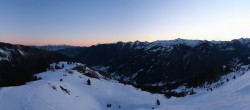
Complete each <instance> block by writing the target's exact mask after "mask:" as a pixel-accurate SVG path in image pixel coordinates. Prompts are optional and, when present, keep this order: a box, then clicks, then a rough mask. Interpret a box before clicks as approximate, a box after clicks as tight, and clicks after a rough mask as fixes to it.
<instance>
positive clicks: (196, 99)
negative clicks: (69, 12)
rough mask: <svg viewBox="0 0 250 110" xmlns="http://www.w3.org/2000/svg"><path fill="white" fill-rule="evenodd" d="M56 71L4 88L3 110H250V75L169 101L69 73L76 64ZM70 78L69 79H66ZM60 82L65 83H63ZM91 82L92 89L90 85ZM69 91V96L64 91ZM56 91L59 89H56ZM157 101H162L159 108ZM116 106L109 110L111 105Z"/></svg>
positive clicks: (0, 101) (0, 95) (0, 94)
mask: <svg viewBox="0 0 250 110" xmlns="http://www.w3.org/2000/svg"><path fill="white" fill-rule="evenodd" d="M62 63H63V64H64V65H65V68H64V69H61V70H56V71H51V70H49V71H47V72H43V73H39V74H38V75H37V76H39V77H42V80H38V81H34V82H29V83H27V84H26V85H23V86H17V87H4V88H0V110H119V105H120V110H152V107H154V108H155V109H156V110H249V108H250V81H249V80H250V72H246V73H245V74H244V75H242V76H239V77H237V78H236V79H235V80H230V81H229V82H227V83H226V84H224V85H223V86H221V87H220V88H217V89H214V90H213V91H209V92H207V91H203V92H199V93H197V94H195V95H192V96H186V97H184V98H171V99H166V98H165V97H164V96H163V95H159V94H151V93H148V92H143V91H140V90H137V89H136V88H134V87H132V86H129V85H123V84H120V83H117V82H115V81H107V80H103V79H100V80H98V79H93V78H89V77H87V76H85V75H82V74H81V73H78V72H77V71H73V74H69V73H68V72H66V71H65V69H71V68H73V67H75V66H76V64H71V65H67V64H66V63H65V62H61V63H60V64H62ZM65 75H67V76H65ZM60 79H62V80H63V81H62V82H60ZM87 79H90V80H91V86H89V85H87V83H86V82H87ZM60 86H62V87H63V88H65V89H67V90H69V91H70V92H69V94H67V93H66V92H63V91H62V90H61V88H60ZM53 87H54V88H56V90H55V89H53ZM156 99H159V100H160V102H161V105H160V106H156ZM109 103H110V104H112V107H111V108H107V107H106V105H107V104H109Z"/></svg>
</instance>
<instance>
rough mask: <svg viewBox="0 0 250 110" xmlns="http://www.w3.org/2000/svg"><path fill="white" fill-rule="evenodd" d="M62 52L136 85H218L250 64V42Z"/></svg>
mask: <svg viewBox="0 0 250 110" xmlns="http://www.w3.org/2000/svg"><path fill="white" fill-rule="evenodd" d="M71 50H72V52H73V51H76V50H75V49H73V48H70V49H67V51H64V50H61V51H60V53H63V54H65V55H68V56H71V57H72V56H73V57H72V58H74V59H75V60H76V61H80V62H82V63H85V64H87V65H88V66H91V67H92V68H94V69H96V70H99V71H102V72H104V73H107V74H109V75H110V76H111V77H113V78H114V79H117V80H120V81H122V82H126V83H132V84H135V85H144V86H145V85H153V84H183V83H187V84H188V85H190V86H198V85H201V84H203V83H205V82H214V81H216V80H218V79H219V78H220V76H221V75H223V74H226V73H228V72H230V71H233V70H235V69H236V68H237V65H246V64H250V39H243V38H242V39H235V40H232V41H202V40H185V39H175V40H165V41H155V42H140V41H136V42H117V43H111V44H99V45H95V46H90V47H84V48H78V49H77V51H78V52H79V53H78V54H75V55H69V54H70V53H72V52H71Z"/></svg>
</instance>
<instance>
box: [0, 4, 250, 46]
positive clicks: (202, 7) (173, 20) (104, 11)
mask: <svg viewBox="0 0 250 110" xmlns="http://www.w3.org/2000/svg"><path fill="white" fill-rule="evenodd" d="M249 6H250V1H249V0H0V39H1V41H2V42H9V43H17V44H26V45H46V44H69V45H81V46H83V45H92V44H97V43H110V42H116V41H125V42H126V41H135V40H140V41H155V40H168V39H175V38H183V39H206V40H231V39H236V38H241V37H244V38H246V37H250V31H249V29H250V13H249V12H250V7H249Z"/></svg>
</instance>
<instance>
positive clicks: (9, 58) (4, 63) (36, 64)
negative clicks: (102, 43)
mask: <svg viewBox="0 0 250 110" xmlns="http://www.w3.org/2000/svg"><path fill="white" fill-rule="evenodd" d="M62 60H69V58H68V57H66V56H65V55H62V54H59V53H55V52H51V51H45V50H40V49H37V48H32V47H27V46H22V45H12V44H7V43H0V86H12V85H21V84H24V83H26V82H27V81H32V80H35V79H36V78H34V77H33V74H35V73H38V72H42V71H45V70H46V68H48V67H49V64H50V63H52V62H57V61H62Z"/></svg>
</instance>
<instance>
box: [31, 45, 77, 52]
mask: <svg viewBox="0 0 250 110" xmlns="http://www.w3.org/2000/svg"><path fill="white" fill-rule="evenodd" d="M33 47H36V48H39V49H44V50H48V51H56V50H61V49H67V48H74V47H78V46H70V45H44V46H33Z"/></svg>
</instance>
